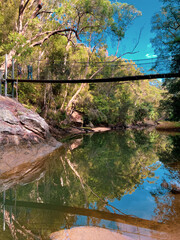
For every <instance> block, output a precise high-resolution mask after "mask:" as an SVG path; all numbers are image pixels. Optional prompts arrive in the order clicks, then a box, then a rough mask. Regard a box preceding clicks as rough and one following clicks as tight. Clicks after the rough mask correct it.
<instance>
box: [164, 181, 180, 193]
mask: <svg viewBox="0 0 180 240" xmlns="http://www.w3.org/2000/svg"><path fill="white" fill-rule="evenodd" d="M161 187H162V188H165V189H168V190H169V191H170V192H172V193H174V194H177V193H180V183H178V182H170V183H167V182H166V181H165V180H163V182H162V183H161Z"/></svg>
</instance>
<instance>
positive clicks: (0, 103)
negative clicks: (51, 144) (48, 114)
mask: <svg viewBox="0 0 180 240" xmlns="http://www.w3.org/2000/svg"><path fill="white" fill-rule="evenodd" d="M49 137H50V133H49V126H48V124H47V123H46V122H45V121H44V119H43V118H41V117H40V116H39V115H38V114H37V113H35V112H32V111H31V110H29V109H26V108H25V107H23V106H22V105H21V104H20V103H18V102H16V101H15V100H13V99H11V98H7V97H3V96H0V145H7V144H15V145H19V143H22V142H34V143H37V142H41V141H44V140H47V139H48V138H49Z"/></svg>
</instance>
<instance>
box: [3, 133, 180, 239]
mask: <svg viewBox="0 0 180 240" xmlns="http://www.w3.org/2000/svg"><path fill="white" fill-rule="evenodd" d="M176 138H177V139H178V138H179V137H176ZM173 139H174V138H173V137H171V139H169V137H167V136H165V135H159V134H158V133H157V132H156V131H153V132H145V131H126V132H109V133H100V134H94V135H84V136H82V137H81V139H80V138H79V139H76V140H72V141H69V142H67V143H66V144H65V146H64V150H63V151H62V150H61V151H59V152H58V151H56V155H53V157H49V160H47V161H46V166H45V167H43V171H44V172H45V174H44V175H43V176H42V178H41V179H39V180H36V181H34V182H31V183H29V184H26V185H24V186H21V185H19V184H17V185H16V186H15V187H13V188H12V189H9V190H7V191H6V202H5V206H6V208H5V211H4V212H3V204H2V208H1V212H2V214H1V223H0V227H1V230H0V237H1V236H6V237H7V239H8V236H9V234H12V235H13V236H14V238H16V237H17V239H19V236H20V235H21V236H24V238H27V236H29V238H32V239H37V238H43V239H46V238H48V235H49V234H50V233H51V232H54V231H57V230H58V229H65V228H71V227H73V226H77V225H87V226H88V225H93V226H104V227H106V228H109V221H113V222H115V223H116V222H118V216H117V221H116V220H115V218H114V219H113V218H112V216H111V215H107V214H108V213H110V214H111V213H116V214H119V215H121V216H122V217H123V216H125V217H126V221H127V223H129V224H132V223H133V222H132V223H131V218H132V216H129V217H128V216H126V214H125V215H124V214H123V213H122V212H124V209H122V208H121V207H119V206H120V203H121V200H122V199H123V198H124V197H125V196H126V195H127V194H131V195H130V196H134V195H133V194H134V192H136V189H139V188H140V186H141V189H143V188H145V186H147V185H148V189H149V196H151V198H150V197H149V198H150V199H149V201H153V202H154V203H155V206H156V207H155V208H154V211H153V213H152V214H151V213H150V214H151V215H152V216H151V219H152V220H155V221H157V222H164V223H166V226H167V231H169V230H168V229H170V228H171V225H170V224H169V223H170V222H172V223H174V222H176V221H179V216H180V211H179V206H180V205H178V204H179V203H180V202H179V196H180V195H173V194H172V193H169V192H168V191H163V190H162V189H160V184H161V183H162V181H163V179H166V180H167V181H169V180H173V176H174V179H175V178H176V180H178V179H177V176H178V177H179V169H180V168H179V165H178V164H177V163H178V161H179V160H178V158H177V155H176V153H177V152H178V149H175V148H174V147H173V144H175V142H176V141H177V140H176V141H175V140H173ZM173 141H175V142H173ZM174 146H176V145H174ZM176 148H177V146H176ZM167 156H168V158H167ZM171 157H173V159H174V158H176V161H172V162H171V164H168V161H167V159H172V158H171ZM162 162H164V164H162ZM174 162H176V163H174ZM160 166H161V170H162V172H161V174H160V176H158V175H157V173H156V172H157V169H158V168H159V167H160ZM44 168H45V169H44ZM164 173H165V174H167V173H168V174H169V176H167V175H164ZM9 181H10V179H9ZM151 188H152V189H153V191H152V189H151ZM154 189H155V190H154ZM146 192H147V190H144V194H145V193H146ZM151 193H152V194H151ZM142 197H143V196H142ZM1 199H3V194H2V193H1ZM153 199H154V200H153ZM8 200H10V201H11V203H12V202H13V205H12V204H10V202H9V205H11V206H9V205H8V204H7V201H8ZM21 202H26V203H28V202H30V203H39V204H40V203H41V204H42V205H43V204H50V205H46V206H47V208H45V209H43V207H42V208H41V207H39V206H40V205H38V207H39V208H38V207H37V208H35V207H32V204H29V207H28V205H26V206H23V204H20V205H19V206H18V203H21ZM115 203H116V204H115ZM117 203H118V204H117ZM147 204H149V203H147ZM50 206H59V208H60V207H61V208H60V209H53V208H51V207H50ZM62 206H70V207H74V208H72V209H69V210H68V209H67V208H66V207H64V209H66V210H67V211H68V212H67V211H66V213H65V212H63V207H62ZM48 207H49V209H48ZM136 208H137V209H136V210H138V208H141V206H138V204H137V207H136ZM81 209H84V212H81ZM85 209H87V211H85ZM88 209H89V210H92V211H90V212H88V211H89V210H88ZM99 210H100V211H101V212H102V216H100V215H98V214H99V212H98V211H99ZM93 211H94V212H93ZM145 211H146V210H145ZM147 211H148V210H147ZM103 212H104V215H103ZM106 213H107V214H106ZM3 214H4V218H5V221H6V224H7V225H8V227H9V229H10V232H9V231H7V229H6V231H5V232H2V229H3V226H2V224H3V223H2V220H3ZM93 214H94V215H93ZM130 214H131V215H134V212H131V213H130ZM80 215H84V217H80ZM98 216H99V217H98ZM138 217H141V216H138ZM119 218H121V217H119ZM102 219H104V220H102ZM121 220H122V219H121ZM142 220H143V219H142ZM119 221H120V220H119ZM124 221H125V220H124ZM138 221H139V220H138V219H137V223H138V224H139V227H143V226H144V227H146V228H148V224H149V228H151V225H153V223H152V222H148V223H147V222H146V221H145V220H144V222H143V221H142V222H141V221H139V222H138ZM179 222H180V221H179ZM12 223H13V224H14V225H12ZM141 224H142V225H141ZM143 224H144V225H143ZM112 225H113V227H110V228H113V229H115V230H118V229H119V230H120V228H119V227H118V226H119V225H118V224H112ZM157 226H159V229H160V230H162V228H161V227H160V225H157ZM157 226H156V227H157ZM163 226H164V225H163ZM157 228H158V227H157ZM13 229H14V230H13ZM13 231H15V233H14V232H13ZM173 231H175V229H174V230H173ZM4 239H5V238H4Z"/></svg>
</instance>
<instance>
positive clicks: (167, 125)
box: [156, 121, 180, 132]
mask: <svg viewBox="0 0 180 240" xmlns="http://www.w3.org/2000/svg"><path fill="white" fill-rule="evenodd" d="M156 130H158V131H168V132H180V122H169V121H163V122H158V124H157V126H156Z"/></svg>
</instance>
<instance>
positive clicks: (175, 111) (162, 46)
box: [152, 0, 180, 120]
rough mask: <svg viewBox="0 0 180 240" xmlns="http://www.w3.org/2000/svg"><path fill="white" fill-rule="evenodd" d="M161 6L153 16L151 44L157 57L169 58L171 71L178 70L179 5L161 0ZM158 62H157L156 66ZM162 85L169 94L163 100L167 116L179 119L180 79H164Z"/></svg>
mask: <svg viewBox="0 0 180 240" xmlns="http://www.w3.org/2000/svg"><path fill="white" fill-rule="evenodd" d="M162 3H163V6H162V8H161V10H160V12H159V13H157V14H156V15H155V16H154V17H153V21H152V31H153V32H154V33H155V34H156V35H155V37H154V38H153V39H152V45H153V47H154V48H155V53H156V54H157V56H158V57H159V58H163V59H164V58H166V59H169V60H171V62H172V64H169V63H167V66H166V67H167V68H168V69H169V70H170V71H172V72H179V71H180V68H179V66H180V14H179V12H180V7H179V1H178V0H162ZM159 67H160V63H159V62H157V68H159ZM164 86H165V87H166V88H167V90H168V92H169V95H168V96H166V98H167V101H164V106H165V109H166V110H167V109H168V112H169V117H170V118H171V119H174V120H180V105H179V103H180V95H179V92H180V79H179V78H174V79H166V80H165V82H164Z"/></svg>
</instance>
